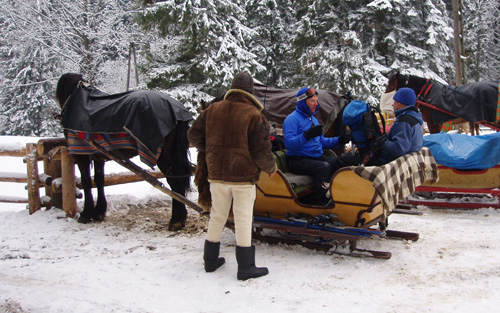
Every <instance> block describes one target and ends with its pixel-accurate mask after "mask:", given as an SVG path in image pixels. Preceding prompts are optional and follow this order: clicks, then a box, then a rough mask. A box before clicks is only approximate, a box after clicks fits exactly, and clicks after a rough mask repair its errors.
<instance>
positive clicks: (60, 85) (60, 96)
mask: <svg viewBox="0 0 500 313" xmlns="http://www.w3.org/2000/svg"><path fill="white" fill-rule="evenodd" d="M81 81H83V82H86V80H85V79H83V76H82V75H81V74H75V73H66V74H63V75H62V76H61V77H60V78H59V81H58V82H57V87H56V100H57V102H59V106H61V107H63V105H64V103H66V101H67V100H68V98H69V96H70V95H71V93H72V92H73V90H75V88H77V87H78V84H79V83H80V82H81Z"/></svg>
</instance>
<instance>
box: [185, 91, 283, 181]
mask: <svg viewBox="0 0 500 313" xmlns="http://www.w3.org/2000/svg"><path fill="white" fill-rule="evenodd" d="M262 110H263V106H262V105H261V104H260V102H259V101H258V100H257V99H256V98H255V97H253V96H252V95H251V94H250V93H247V92H245V91H243V90H240V89H231V90H229V91H228V92H227V93H226V95H225V97H224V100H222V101H220V102H216V103H213V104H211V105H210V106H209V107H208V108H207V109H206V110H205V111H203V112H202V113H201V114H200V116H199V117H198V118H197V119H196V120H195V121H194V123H193V125H192V126H191V128H190V129H189V132H188V137H189V141H190V142H191V144H192V145H193V146H195V147H196V148H198V150H200V151H204V152H205V154H206V161H207V167H208V179H209V180H213V181H219V182H229V183H255V182H256V181H257V180H258V179H259V176H260V172H261V170H262V171H264V172H266V173H269V174H271V173H274V172H275V171H276V163H275V162H274V158H273V154H272V152H271V141H270V139H269V123H268V121H267V119H266V118H265V116H264V115H263V114H262V112H261V111H262Z"/></svg>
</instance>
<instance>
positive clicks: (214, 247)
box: [203, 240, 226, 273]
mask: <svg viewBox="0 0 500 313" xmlns="http://www.w3.org/2000/svg"><path fill="white" fill-rule="evenodd" d="M219 250H220V242H210V241H208V240H205V249H204V251H203V261H205V271H206V272H207V273H211V272H215V270H216V269H218V268H219V267H221V266H222V264H224V263H225V262H226V260H225V259H224V258H222V257H220V258H219Z"/></svg>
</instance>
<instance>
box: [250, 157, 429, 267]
mask: <svg viewBox="0 0 500 313" xmlns="http://www.w3.org/2000/svg"><path fill="white" fill-rule="evenodd" d="M275 160H276V163H277V164H278V168H279V170H278V172H277V173H276V175H274V176H273V177H271V178H270V177H269V176H268V175H267V174H265V173H263V174H262V175H261V177H260V180H259V181H258V182H257V183H256V185H257V199H256V201H255V208H254V215H255V221H254V227H255V228H256V230H257V231H256V233H255V234H254V238H257V239H260V240H265V241H279V242H283V241H284V240H279V239H277V238H276V237H273V236H269V235H263V230H264V229H272V230H276V231H281V232H282V233H283V232H285V233H289V234H295V235H298V236H299V238H300V239H297V238H295V239H292V240H288V241H286V240H285V241H284V242H289V241H291V242H293V243H302V244H304V245H306V246H307V244H311V242H314V243H313V244H312V245H313V247H314V248H317V247H318V243H317V241H318V238H322V240H321V241H322V243H323V244H325V243H326V244H327V245H328V244H329V243H330V244H331V243H332V242H335V248H336V249H337V248H338V244H339V243H342V242H344V243H348V246H349V248H348V249H347V250H348V253H347V254H349V255H353V254H359V253H361V255H362V256H373V257H380V258H388V257H390V253H388V252H380V251H366V250H361V249H358V248H357V246H356V243H357V241H358V240H359V239H360V238H362V237H366V236H372V235H376V236H384V237H397V238H404V239H409V240H417V239H418V234H417V233H408V232H400V231H393V230H388V229H387V224H388V217H389V215H390V214H392V213H394V212H400V211H399V210H400V207H399V206H398V202H399V200H400V199H403V198H405V197H407V196H408V195H410V194H412V193H413V192H414V191H415V188H416V187H417V186H420V185H421V184H422V183H423V182H424V181H429V182H435V181H436V180H437V164H436V163H435V161H434V159H433V158H432V154H431V153H430V151H429V149H427V148H424V149H422V150H421V151H419V152H415V153H412V154H408V155H405V156H402V157H400V158H398V159H397V160H394V161H392V162H390V163H388V164H386V165H383V166H380V167H378V166H377V167H375V166H372V167H362V166H350V167H345V168H342V169H340V170H338V171H337V172H336V173H335V174H334V175H333V177H332V179H331V181H330V195H331V204H329V205H326V206H318V205H314V204H308V203H307V200H305V199H307V196H308V195H310V194H311V193H312V191H313V188H314V185H313V182H312V178H311V177H308V176H305V177H304V176H302V175H294V174H291V173H289V172H288V171H287V167H286V155H285V152H284V151H278V152H276V153H275ZM308 239H309V240H308ZM326 239H328V240H326ZM311 240H312V241H311ZM344 253H345V250H344Z"/></svg>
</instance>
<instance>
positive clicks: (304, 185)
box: [274, 150, 314, 198]
mask: <svg viewBox="0 0 500 313" xmlns="http://www.w3.org/2000/svg"><path fill="white" fill-rule="evenodd" d="M274 161H275V162H276V165H277V166H278V170H279V172H278V175H280V176H281V177H282V178H283V180H284V182H285V184H287V185H288V186H289V187H290V189H291V190H292V191H293V193H294V194H295V195H296V196H297V198H302V197H304V196H307V195H309V194H311V193H312V192H313V190H314V180H313V178H312V177H311V176H308V175H297V174H293V173H290V172H289V171H288V165H287V161H286V150H280V151H276V152H274ZM288 186H287V187H288Z"/></svg>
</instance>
